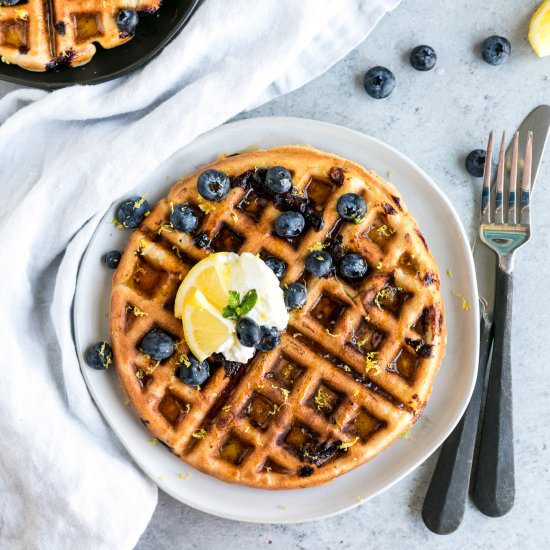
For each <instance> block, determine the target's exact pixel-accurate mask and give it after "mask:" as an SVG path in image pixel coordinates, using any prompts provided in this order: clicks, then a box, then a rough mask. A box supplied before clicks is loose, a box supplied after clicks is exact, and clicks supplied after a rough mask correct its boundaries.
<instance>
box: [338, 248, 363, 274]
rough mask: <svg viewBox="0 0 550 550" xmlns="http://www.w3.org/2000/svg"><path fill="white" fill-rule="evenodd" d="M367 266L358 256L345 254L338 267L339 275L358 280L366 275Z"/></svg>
mask: <svg viewBox="0 0 550 550" xmlns="http://www.w3.org/2000/svg"><path fill="white" fill-rule="evenodd" d="M367 269H368V265H367V261H366V260H365V258H363V257H362V256H359V254H346V255H345V256H344V257H343V258H342V260H341V262H340V266H339V271H340V275H342V276H343V277H346V278H347V279H359V278H361V277H363V276H364V275H365V274H366V273H367Z"/></svg>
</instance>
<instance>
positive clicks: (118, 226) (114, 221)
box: [2, 59, 125, 231]
mask: <svg viewBox="0 0 550 550" xmlns="http://www.w3.org/2000/svg"><path fill="white" fill-rule="evenodd" d="M2 61H4V60H3V59H2ZM4 63H5V61H4ZM112 224H113V225H114V226H115V227H116V228H117V229H120V230H121V231H122V230H123V229H125V227H124V226H123V225H122V224H121V223H120V222H119V221H118V220H117V219H116V218H113V221H112Z"/></svg>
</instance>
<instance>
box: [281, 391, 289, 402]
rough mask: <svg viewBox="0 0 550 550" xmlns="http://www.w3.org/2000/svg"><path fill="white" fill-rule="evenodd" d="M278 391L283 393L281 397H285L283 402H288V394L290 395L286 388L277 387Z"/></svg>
mask: <svg viewBox="0 0 550 550" xmlns="http://www.w3.org/2000/svg"><path fill="white" fill-rule="evenodd" d="M279 390H280V392H281V393H282V394H283V397H284V399H285V403H287V402H288V396H289V395H290V392H289V391H288V390H287V389H286V388H279Z"/></svg>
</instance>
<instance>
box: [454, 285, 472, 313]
mask: <svg viewBox="0 0 550 550" xmlns="http://www.w3.org/2000/svg"><path fill="white" fill-rule="evenodd" d="M453 294H454V295H455V296H456V297H457V298H458V299H459V300H462V309H463V310H464V311H470V304H469V303H468V300H466V298H465V297H464V296H462V294H460V292H455V291H454V290H453Z"/></svg>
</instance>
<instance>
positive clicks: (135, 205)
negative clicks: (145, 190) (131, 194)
mask: <svg viewBox="0 0 550 550" xmlns="http://www.w3.org/2000/svg"><path fill="white" fill-rule="evenodd" d="M144 202H145V195H142V196H141V198H140V199H138V200H137V201H135V202H134V204H133V207H134V208H136V209H137V208H139V207H140V206H142V205H143V203H144Z"/></svg>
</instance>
